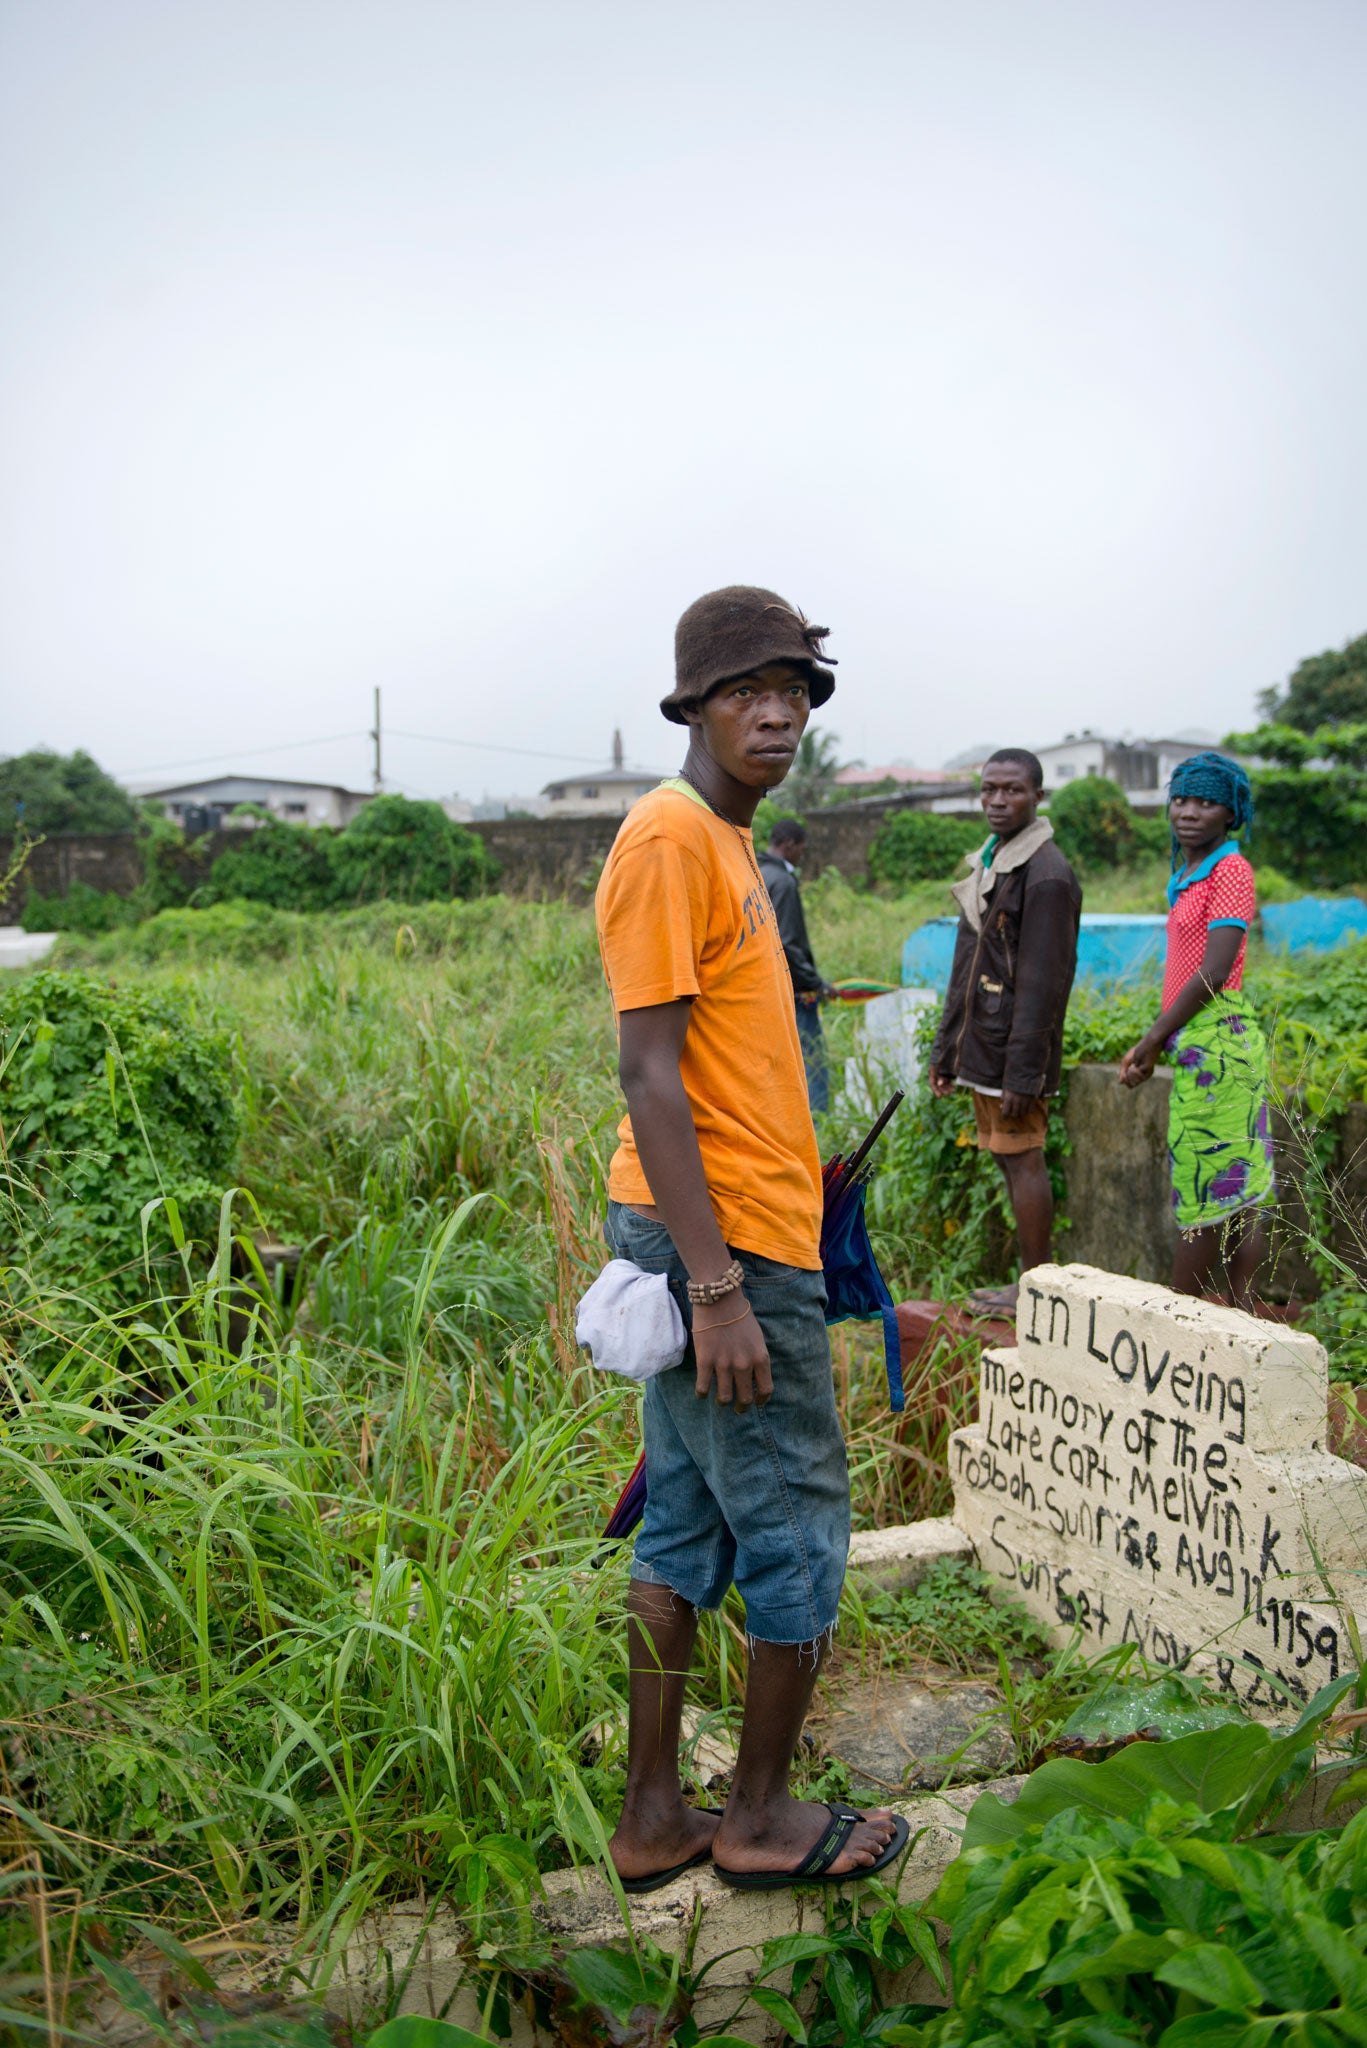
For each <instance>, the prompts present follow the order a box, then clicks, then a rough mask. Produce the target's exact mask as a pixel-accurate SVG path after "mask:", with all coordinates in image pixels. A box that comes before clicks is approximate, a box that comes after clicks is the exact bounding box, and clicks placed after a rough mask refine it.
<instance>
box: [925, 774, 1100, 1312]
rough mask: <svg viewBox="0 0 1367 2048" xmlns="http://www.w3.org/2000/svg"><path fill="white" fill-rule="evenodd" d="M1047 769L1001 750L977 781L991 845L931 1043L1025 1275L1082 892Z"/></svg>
mask: <svg viewBox="0 0 1367 2048" xmlns="http://www.w3.org/2000/svg"><path fill="white" fill-rule="evenodd" d="M1043 793H1044V773H1043V770H1042V769H1041V767H1040V764H1039V762H1038V761H1037V760H1036V758H1035V756H1034V755H1033V754H1029V753H1026V752H1025V750H1024V749H1023V748H1021V747H1003V748H1001V749H1000V751H999V752H997V753H995V754H994V755H993V756H992V758H991V760H990V761H989V762H988V763H987V764H986V766H985V767H984V769H983V774H982V806H983V811H984V813H985V814H986V817H987V822H988V824H989V825H990V826H991V828H992V834H991V837H990V838H989V839H988V840H987V842H986V844H985V845H984V846H982V847H980V848H979V849H978V851H977V852H976V853H974V854H972V855H970V856H969V864H970V868H971V873H970V874H969V876H968V878H967V879H966V880H965V881H962V882H956V883H955V884H954V886H953V889H952V891H951V893H952V894H953V896H954V897H955V899H956V900H957V902H958V905H959V935H958V938H957V940H956V942H955V946H954V964H953V967H952V968H951V969H950V976H949V988H948V990H947V991H946V994H945V1005H944V1010H943V1012H942V1013H941V1017H940V1026H939V1029H938V1031H937V1032H936V1034H935V1042H934V1044H933V1046H932V1047H931V1052H930V1085H931V1088H932V1089H933V1090H934V1092H935V1094H936V1095H950V1094H952V1093H953V1091H954V1089H955V1088H956V1087H959V1088H971V1089H972V1090H973V1110H974V1114H975V1117H976V1119H977V1125H978V1145H979V1148H980V1149H981V1150H982V1151H984V1152H990V1153H991V1154H992V1156H993V1158H994V1159H995V1160H996V1161H997V1164H998V1165H999V1166H1000V1167H1001V1170H1002V1172H1003V1174H1004V1175H1005V1176H1006V1190H1007V1194H1008V1196H1009V1198H1010V1202H1011V1209H1012V1213H1013V1215H1014V1216H1015V1219H1016V1229H1017V1231H1018V1233H1019V1235H1020V1246H1021V1269H1022V1271H1028V1270H1029V1268H1030V1267H1032V1266H1038V1265H1041V1264H1043V1263H1044V1261H1045V1260H1046V1259H1047V1258H1048V1257H1049V1239H1050V1234H1051V1232H1052V1230H1053V1223H1054V1197H1053V1192H1052V1190H1051V1188H1050V1185H1049V1169H1048V1168H1047V1166H1046V1165H1045V1163H1044V1140H1045V1136H1046V1134H1047V1130H1048V1123H1049V1104H1048V1098H1049V1096H1051V1095H1053V1094H1056V1093H1057V1090H1058V1084H1059V1074H1060V1072H1061V1069H1062V1066H1063V1018H1064V1013H1065V1011H1066V1010H1067V1008H1068V993H1069V990H1070V989H1071V988H1072V985H1073V971H1074V969H1075V967H1076V966H1077V934H1078V919H1079V917H1080V915H1081V909H1082V890H1081V887H1080V886H1079V883H1078V879H1077V876H1076V875H1075V874H1074V873H1073V870H1072V869H1071V868H1070V867H1069V865H1068V863H1067V861H1066V860H1065V859H1064V858H1063V855H1062V854H1061V853H1060V852H1059V850H1058V848H1057V846H1055V844H1054V833H1053V827H1052V826H1051V825H1050V823H1049V820H1048V819H1047V818H1041V817H1038V816H1037V815H1036V813H1037V811H1038V808H1039V801H1040V798H1041V796H1042V795H1043ZM1018 1293H1019V1288H1018V1287H1016V1286H1012V1287H1006V1288H1001V1289H999V1290H995V1291H994V1290H989V1289H979V1291H978V1292H977V1293H976V1294H975V1295H974V1296H973V1305H974V1307H975V1308H977V1309H979V1310H980V1311H992V1310H996V1311H997V1312H999V1313H1001V1314H1008V1313H1009V1314H1014V1312H1015V1307H1016V1298H1017V1295H1018Z"/></svg>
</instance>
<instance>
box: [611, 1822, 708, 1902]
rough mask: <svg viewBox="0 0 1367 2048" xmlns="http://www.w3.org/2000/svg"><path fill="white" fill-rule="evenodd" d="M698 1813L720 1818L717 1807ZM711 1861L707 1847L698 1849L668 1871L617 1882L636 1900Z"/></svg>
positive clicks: (652, 1872)
mask: <svg viewBox="0 0 1367 2048" xmlns="http://www.w3.org/2000/svg"><path fill="white" fill-rule="evenodd" d="M698 1812H699V1813H708V1814H712V1813H714V1814H715V1815H716V1816H717V1819H718V1820H720V1819H721V1817H722V1814H721V1808H720V1807H719V1806H700V1807H699V1808H698ZM711 1861H712V1850H711V1847H710V1846H709V1847H708V1848H706V1849H699V1851H698V1853H697V1855H696V1856H689V1857H688V1858H687V1859H686V1860H685V1861H684V1862H683V1863H671V1864H670V1866H669V1868H668V1870H652V1871H649V1872H648V1873H647V1874H646V1876H645V1877H619V1878H618V1880H617V1882H618V1884H620V1885H621V1887H622V1890H623V1891H624V1892H625V1893H626V1894H627V1896H628V1898H633V1899H637V1898H640V1896H641V1894H642V1893H643V1892H659V1891H663V1890H664V1888H665V1886H666V1885H667V1884H673V1882H674V1880H675V1878H676V1877H683V1876H684V1875H685V1873H686V1872H688V1871H690V1870H698V1869H700V1868H701V1866H702V1865H703V1864H704V1863H710V1862H711Z"/></svg>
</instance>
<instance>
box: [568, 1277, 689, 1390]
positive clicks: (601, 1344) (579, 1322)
mask: <svg viewBox="0 0 1367 2048" xmlns="http://www.w3.org/2000/svg"><path fill="white" fill-rule="evenodd" d="M574 1334H575V1337H576V1339H577V1340H578V1342H579V1343H580V1344H581V1345H583V1347H584V1349H585V1350H586V1351H587V1352H588V1353H589V1354H590V1356H591V1357H592V1359H593V1362H594V1364H595V1365H596V1366H598V1367H599V1369H600V1370H601V1371H603V1372H616V1373H620V1374H621V1375H622V1377H623V1378H624V1379H629V1380H649V1379H654V1377H655V1375H656V1373H657V1372H668V1371H669V1369H670V1367H671V1366H674V1365H678V1364H679V1363H680V1362H681V1361H682V1359H683V1355H684V1352H685V1351H686V1350H687V1348H688V1332H687V1331H686V1330H685V1328H684V1319H683V1317H682V1316H681V1315H680V1314H679V1304H678V1303H677V1302H676V1301H675V1299H674V1297H673V1295H672V1294H671V1293H670V1291H669V1281H668V1280H667V1278H666V1277H665V1275H664V1274H663V1273H643V1272H642V1271H641V1268H640V1267H639V1266H633V1264H632V1263H631V1260H630V1259H611V1260H609V1262H608V1264H607V1265H606V1266H604V1268H603V1270H602V1272H601V1273H600V1274H599V1275H598V1278H597V1279H596V1280H595V1281H594V1283H593V1285H592V1287H590V1289H589V1291H588V1293H587V1294H586V1295H585V1296H584V1298H583V1300H582V1301H581V1302H580V1304H579V1307H578V1309H577V1311H576V1313H575V1323H574Z"/></svg>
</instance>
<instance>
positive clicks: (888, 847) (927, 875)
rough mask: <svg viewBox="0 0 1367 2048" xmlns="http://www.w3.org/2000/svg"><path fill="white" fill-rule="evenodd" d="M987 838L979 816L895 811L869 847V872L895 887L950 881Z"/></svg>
mask: <svg viewBox="0 0 1367 2048" xmlns="http://www.w3.org/2000/svg"><path fill="white" fill-rule="evenodd" d="M986 837H987V827H986V825H984V824H983V823H982V822H981V820H979V819H977V818H946V817H943V816H942V815H940V814H939V813H938V812H936V811H894V812H893V813H892V815H891V817H890V818H888V819H887V821H886V822H885V823H884V824H883V825H881V826H880V827H879V830H878V836H877V838H876V839H875V840H874V842H873V844H872V846H870V848H869V873H870V874H871V875H872V876H873V879H874V881H875V882H889V883H891V884H892V885H893V886H894V887H896V886H898V885H901V884H904V883H907V882H938V881H942V880H949V879H950V878H951V877H952V876H953V874H954V870H955V868H956V867H957V866H958V865H959V862H960V861H961V860H962V859H963V857H964V855H965V854H966V853H971V852H972V851H973V848H974V847H975V846H981V845H982V843H983V840H984V839H985V838H986Z"/></svg>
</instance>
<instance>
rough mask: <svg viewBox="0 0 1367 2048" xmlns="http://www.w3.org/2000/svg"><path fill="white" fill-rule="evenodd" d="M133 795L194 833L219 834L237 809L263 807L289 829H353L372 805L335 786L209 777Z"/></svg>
mask: <svg viewBox="0 0 1367 2048" xmlns="http://www.w3.org/2000/svg"><path fill="white" fill-rule="evenodd" d="M134 794H135V795H137V796H140V797H148V798H150V799H151V801H152V802H154V803H159V804H161V805H162V806H163V807H164V809H165V811H166V815H167V816H168V817H169V818H173V819H174V820H175V822H176V824H177V825H184V826H186V827H187V828H188V829H189V830H190V831H194V832H216V831H217V830H218V829H219V827H220V826H221V825H222V824H223V823H224V821H225V820H226V819H227V818H228V816H229V814H230V813H231V812H232V811H233V810H234V809H235V808H236V806H237V805H238V804H260V805H261V807H262V809H263V810H267V811H270V812H271V814H272V816H274V817H277V818H282V819H284V820H285V822H286V823H287V824H290V825H349V824H350V823H351V820H352V819H353V818H354V817H355V816H356V813H357V812H358V811H360V810H363V809H364V808H365V806H366V805H367V804H368V803H369V802H370V797H369V795H368V794H367V793H366V792H365V791H363V790H356V789H343V788H342V787H341V786H340V785H339V784H337V783H335V782H285V781H282V780H281V779H280V778H279V777H278V776H274V775H210V776H207V777H206V778H205V779H204V780H203V781H201V782H171V783H162V784H160V785H158V786H157V787H155V788H147V787H143V788H140V789H138V790H136V791H135V792H134Z"/></svg>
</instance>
